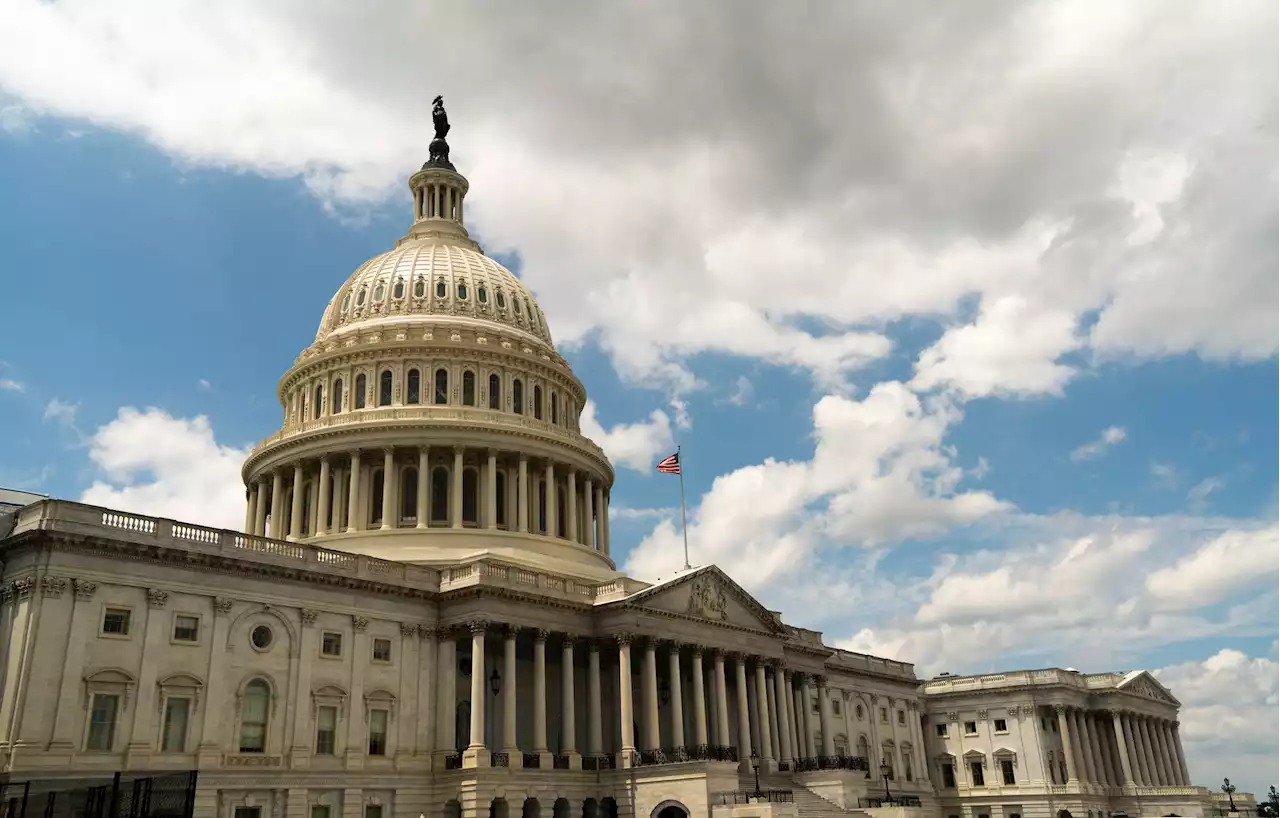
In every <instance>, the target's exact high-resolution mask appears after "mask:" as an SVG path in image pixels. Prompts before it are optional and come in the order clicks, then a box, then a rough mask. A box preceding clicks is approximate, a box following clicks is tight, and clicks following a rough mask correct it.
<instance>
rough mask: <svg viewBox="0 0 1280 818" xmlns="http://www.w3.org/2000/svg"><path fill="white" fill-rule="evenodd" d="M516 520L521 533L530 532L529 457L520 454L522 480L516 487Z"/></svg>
mask: <svg viewBox="0 0 1280 818" xmlns="http://www.w3.org/2000/svg"><path fill="white" fill-rule="evenodd" d="M516 509H517V511H516V520H517V522H518V525H519V526H520V533H521V534H527V533H529V458H528V457H527V456H525V455H523V454H522V455H520V480H519V487H518V488H517V489H516Z"/></svg>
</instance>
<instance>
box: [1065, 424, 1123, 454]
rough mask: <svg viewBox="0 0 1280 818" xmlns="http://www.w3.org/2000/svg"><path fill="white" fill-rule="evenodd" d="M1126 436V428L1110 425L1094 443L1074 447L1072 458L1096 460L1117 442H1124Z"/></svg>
mask: <svg viewBox="0 0 1280 818" xmlns="http://www.w3.org/2000/svg"><path fill="white" fill-rule="evenodd" d="M1125 437H1126V433H1125V430H1124V429H1123V428H1122V427H1120V426H1108V427H1107V428H1105V429H1103V430H1102V434H1101V435H1099V436H1098V439H1097V440H1095V441H1093V442H1092V443H1086V444H1084V445H1083V446H1080V447H1079V448H1076V449H1073V450H1072V452H1071V459H1072V460H1076V461H1079V460H1094V459H1095V458H1098V457H1101V456H1102V455H1103V454H1105V453H1106V451H1107V450H1108V449H1110V448H1111V447H1112V446H1114V445H1116V444H1117V443H1120V442H1122V441H1123V440H1124V439H1125Z"/></svg>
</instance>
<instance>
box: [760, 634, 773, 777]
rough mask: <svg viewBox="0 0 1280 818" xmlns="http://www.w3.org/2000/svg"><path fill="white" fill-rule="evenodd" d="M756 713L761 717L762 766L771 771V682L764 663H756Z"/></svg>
mask: <svg viewBox="0 0 1280 818" xmlns="http://www.w3.org/2000/svg"><path fill="white" fill-rule="evenodd" d="M756 712H757V713H758V714H759V716H760V761H761V764H760V766H761V767H763V768H765V769H769V768H770V767H772V765H773V760H774V758H773V735H772V734H771V733H770V732H769V682H768V679H767V678H766V676H765V672H764V662H761V661H758V660H757V661H756Z"/></svg>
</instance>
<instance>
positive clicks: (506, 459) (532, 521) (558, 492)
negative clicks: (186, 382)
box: [245, 446, 609, 555]
mask: <svg viewBox="0 0 1280 818" xmlns="http://www.w3.org/2000/svg"><path fill="white" fill-rule="evenodd" d="M286 502H287V503H288V510H287V511H286V508H285V505H286ZM277 521H278V522H277ZM405 527H414V528H428V527H448V528H489V529H501V530H505V531H517V532H520V533H531V534H541V535H544V536H548V537H556V538H560V539H565V540H569V541H571V542H576V543H578V544H580V545H584V546H587V547H588V548H594V549H596V550H599V551H602V552H603V553H605V554H606V555H607V554H609V491H608V487H607V486H606V485H604V484H602V483H599V482H596V480H595V479H594V478H593V476H592V474H591V473H589V472H584V471H582V470H580V469H577V468H576V467H574V466H571V465H568V464H564V463H557V462H555V461H553V460H550V459H540V460H535V459H532V458H530V457H529V456H528V455H526V454H523V453H509V452H500V451H498V450H497V449H470V448H467V447H463V446H415V447H405V446H400V447H385V448H382V449H376V450H373V451H362V450H361V449H353V450H351V451H348V452H339V453H333V454H327V455H322V456H320V457H319V458H315V459H310V460H299V461H296V462H294V463H291V464H285V465H281V466H278V467H276V468H274V469H272V470H270V471H267V472H263V473H262V474H260V475H259V476H258V477H257V479H256V480H255V481H254V483H253V485H252V486H251V487H250V488H249V490H248V492H247V495H246V509H245V532H246V533H249V534H253V535H256V536H260V537H265V536H268V534H270V536H272V537H274V538H276V539H288V540H301V539H307V538H311V537H324V536H328V535H331V534H338V533H342V532H347V533H354V532H357V531H364V530H369V529H374V528H376V529H393V528H405Z"/></svg>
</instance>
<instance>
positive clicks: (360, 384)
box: [355, 375, 368, 409]
mask: <svg viewBox="0 0 1280 818" xmlns="http://www.w3.org/2000/svg"><path fill="white" fill-rule="evenodd" d="M367 384H368V379H367V378H365V376H364V375H356V394H355V398H356V408H357V409H363V408H364V395H365V387H366V385H367Z"/></svg>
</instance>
